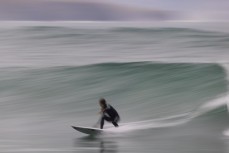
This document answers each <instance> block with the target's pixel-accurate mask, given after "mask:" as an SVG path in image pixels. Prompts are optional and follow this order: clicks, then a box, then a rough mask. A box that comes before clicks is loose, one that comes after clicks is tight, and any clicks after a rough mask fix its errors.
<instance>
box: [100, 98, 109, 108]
mask: <svg viewBox="0 0 229 153" xmlns="http://www.w3.org/2000/svg"><path fill="white" fill-rule="evenodd" d="M99 102H100V104H102V105H103V106H104V107H105V108H106V107H107V102H106V100H105V99H104V98H101V99H100V100H99Z"/></svg>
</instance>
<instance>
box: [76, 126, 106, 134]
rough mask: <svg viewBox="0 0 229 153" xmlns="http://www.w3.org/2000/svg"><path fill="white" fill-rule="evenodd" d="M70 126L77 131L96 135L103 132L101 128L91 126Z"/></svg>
mask: <svg viewBox="0 0 229 153" xmlns="http://www.w3.org/2000/svg"><path fill="white" fill-rule="evenodd" d="M72 128H73V129H75V130H77V131H79V132H82V133H85V134H89V135H97V134H101V133H102V132H103V130H102V129H98V128H92V127H82V126H72Z"/></svg>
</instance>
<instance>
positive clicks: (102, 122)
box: [100, 116, 112, 129]
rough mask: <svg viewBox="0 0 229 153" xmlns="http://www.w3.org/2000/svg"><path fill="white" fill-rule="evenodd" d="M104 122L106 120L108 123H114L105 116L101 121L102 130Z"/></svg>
mask: <svg viewBox="0 0 229 153" xmlns="http://www.w3.org/2000/svg"><path fill="white" fill-rule="evenodd" d="M104 120H106V121H108V122H111V121H112V120H111V118H109V117H106V116H103V117H102V118H101V121H100V129H103V125H104Z"/></svg>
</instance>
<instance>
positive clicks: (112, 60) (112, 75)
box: [0, 22, 229, 153]
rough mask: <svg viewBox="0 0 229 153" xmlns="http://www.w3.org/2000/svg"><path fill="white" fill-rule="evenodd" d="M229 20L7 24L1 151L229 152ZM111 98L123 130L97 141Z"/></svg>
mask: <svg viewBox="0 0 229 153" xmlns="http://www.w3.org/2000/svg"><path fill="white" fill-rule="evenodd" d="M228 27H229V23H188V22H187V23H185V22H184V23H175V22H174V23H171V22H162V23H148V24H146V23H145V24H143V23H142V24H140V23H138V24H137V23H124V22H122V23H117V22H116V23H115V22H114V23H112V22H111V23H103V22H2V23H0V152H1V153H17V152H23V153H24V152H29V153H51V152H58V153H59V152H60V153H68V152H69V153H228V152H229V119H228V117H229V116H228V108H227V104H228V101H229V96H228V93H229V92H228V80H229V76H228V75H229V28H228ZM101 97H104V98H105V99H107V101H108V103H110V104H111V105H112V106H113V107H115V108H116V109H117V111H118V112H119V114H120V116H121V122H120V127H119V128H115V127H113V126H112V125H111V124H110V123H105V129H106V132H104V133H103V134H102V135H99V136H95V137H90V136H87V135H85V134H83V133H80V132H77V131H75V130H74V129H72V128H71V126H72V125H73V126H88V127H92V126H93V125H95V123H96V122H97V121H98V119H99V117H100V115H99V113H98V112H99V109H100V108H99V105H98V100H99V99H100V98H101Z"/></svg>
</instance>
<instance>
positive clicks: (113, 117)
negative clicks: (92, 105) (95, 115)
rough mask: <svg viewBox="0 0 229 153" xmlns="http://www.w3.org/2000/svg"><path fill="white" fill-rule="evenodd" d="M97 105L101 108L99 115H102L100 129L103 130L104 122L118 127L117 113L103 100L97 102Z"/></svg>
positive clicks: (118, 118)
mask: <svg viewBox="0 0 229 153" xmlns="http://www.w3.org/2000/svg"><path fill="white" fill-rule="evenodd" d="M99 105H100V107H101V111H100V114H101V115H102V116H101V120H100V129H103V125H104V121H108V122H111V123H112V124H113V125H114V126H115V127H118V122H119V120H120V117H119V115H118V112H117V111H116V110H115V109H114V108H113V107H112V106H111V105H109V104H107V102H106V100H105V99H104V98H101V99H100V100H99Z"/></svg>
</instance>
